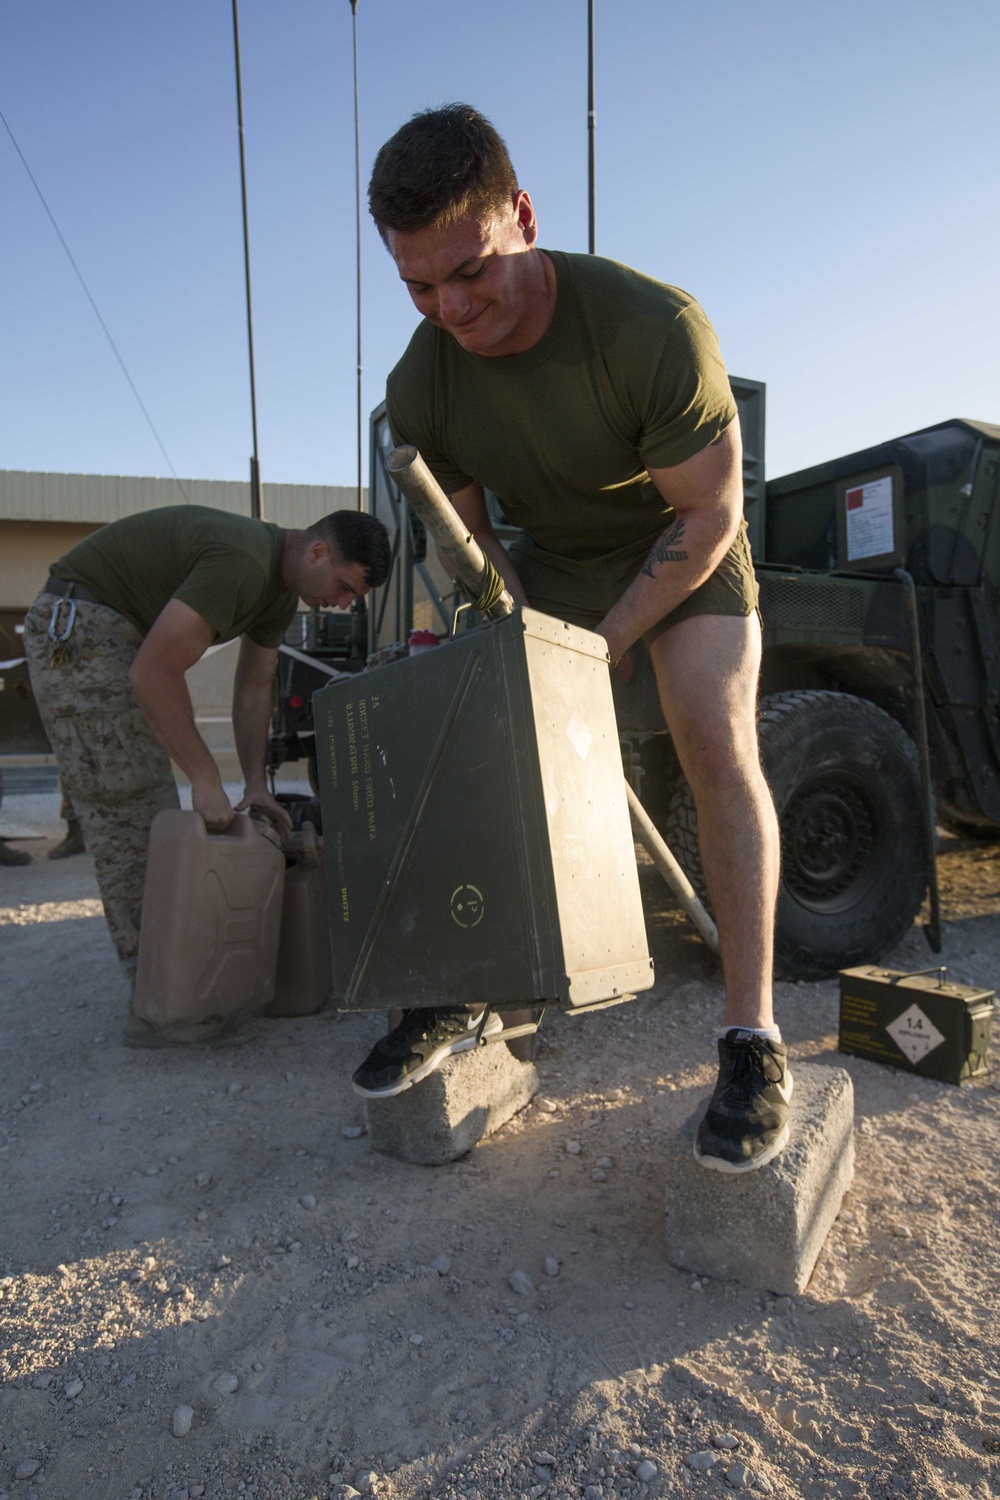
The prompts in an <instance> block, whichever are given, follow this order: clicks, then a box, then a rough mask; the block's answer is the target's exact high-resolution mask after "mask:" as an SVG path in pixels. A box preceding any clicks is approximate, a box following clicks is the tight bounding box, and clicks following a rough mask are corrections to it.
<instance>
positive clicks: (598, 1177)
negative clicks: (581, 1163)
mask: <svg viewBox="0 0 1000 1500" xmlns="http://www.w3.org/2000/svg"><path fill="white" fill-rule="evenodd" d="M607 1179H608V1174H607V1172H605V1171H604V1170H603V1168H602V1167H595V1168H594V1170H593V1171H592V1172H591V1174H590V1180H591V1182H606V1181H607Z"/></svg>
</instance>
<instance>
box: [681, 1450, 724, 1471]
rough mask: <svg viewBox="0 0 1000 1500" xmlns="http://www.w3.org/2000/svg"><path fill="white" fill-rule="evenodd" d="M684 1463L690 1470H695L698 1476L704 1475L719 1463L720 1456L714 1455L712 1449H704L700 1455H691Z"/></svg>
mask: <svg viewBox="0 0 1000 1500" xmlns="http://www.w3.org/2000/svg"><path fill="white" fill-rule="evenodd" d="M684 1462H685V1463H686V1464H687V1466H688V1468H689V1469H694V1471H695V1473H696V1474H704V1473H705V1472H706V1471H707V1470H708V1469H711V1468H712V1466H713V1465H714V1464H717V1463H718V1462H719V1455H718V1454H717V1453H713V1452H712V1450H711V1448H702V1449H701V1451H700V1452H699V1453H689V1454H688V1456H687V1458H686V1459H685V1460H684Z"/></svg>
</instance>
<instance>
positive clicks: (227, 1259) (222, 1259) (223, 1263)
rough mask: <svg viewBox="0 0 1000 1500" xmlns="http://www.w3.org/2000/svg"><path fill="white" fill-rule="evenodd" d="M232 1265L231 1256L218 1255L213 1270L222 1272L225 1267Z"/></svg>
mask: <svg viewBox="0 0 1000 1500" xmlns="http://www.w3.org/2000/svg"><path fill="white" fill-rule="evenodd" d="M232 1263H233V1257H232V1256H231V1255H220V1256H219V1258H218V1259H217V1260H216V1262H215V1269H216V1270H217V1271H224V1270H225V1269H226V1267H227V1266H231V1265H232Z"/></svg>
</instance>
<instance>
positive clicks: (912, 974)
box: [889, 964, 948, 990]
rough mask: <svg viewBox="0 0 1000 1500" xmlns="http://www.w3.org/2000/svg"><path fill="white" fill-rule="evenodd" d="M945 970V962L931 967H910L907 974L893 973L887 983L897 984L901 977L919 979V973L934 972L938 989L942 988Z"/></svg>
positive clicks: (946, 967) (946, 970)
mask: <svg viewBox="0 0 1000 1500" xmlns="http://www.w3.org/2000/svg"><path fill="white" fill-rule="evenodd" d="M947 972H948V966H947V964H939V965H937V966H935V967H934V968H933V969H911V970H910V971H909V973H908V974H893V976H892V978H891V979H890V980H889V983H890V984H898V983H899V981H900V980H901V979H919V977H920V975H921V974H936V975H937V977H938V989H939V990H940V989H943V988H944V976H945V975H946V974H947Z"/></svg>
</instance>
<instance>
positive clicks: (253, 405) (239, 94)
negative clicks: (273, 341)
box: [233, 0, 264, 520]
mask: <svg viewBox="0 0 1000 1500" xmlns="http://www.w3.org/2000/svg"><path fill="white" fill-rule="evenodd" d="M233 52H234V55H235V58H236V118H237V123H238V125H239V134H240V189H241V192H242V195H243V267H244V273H245V277H246V288H247V343H248V345H249V350H250V420H251V422H252V424H253V454H252V456H251V459H250V514H251V515H252V516H255V517H256V519H257V520H261V519H263V515H264V507H263V504H262V501H261V489H260V463H259V461H258V457H257V382H256V379H255V377H254V362H253V302H252V300H251V297H250V223H249V219H248V216H247V159H246V141H245V136H244V130H243V74H242V70H241V67H240V15H239V0H233Z"/></svg>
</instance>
